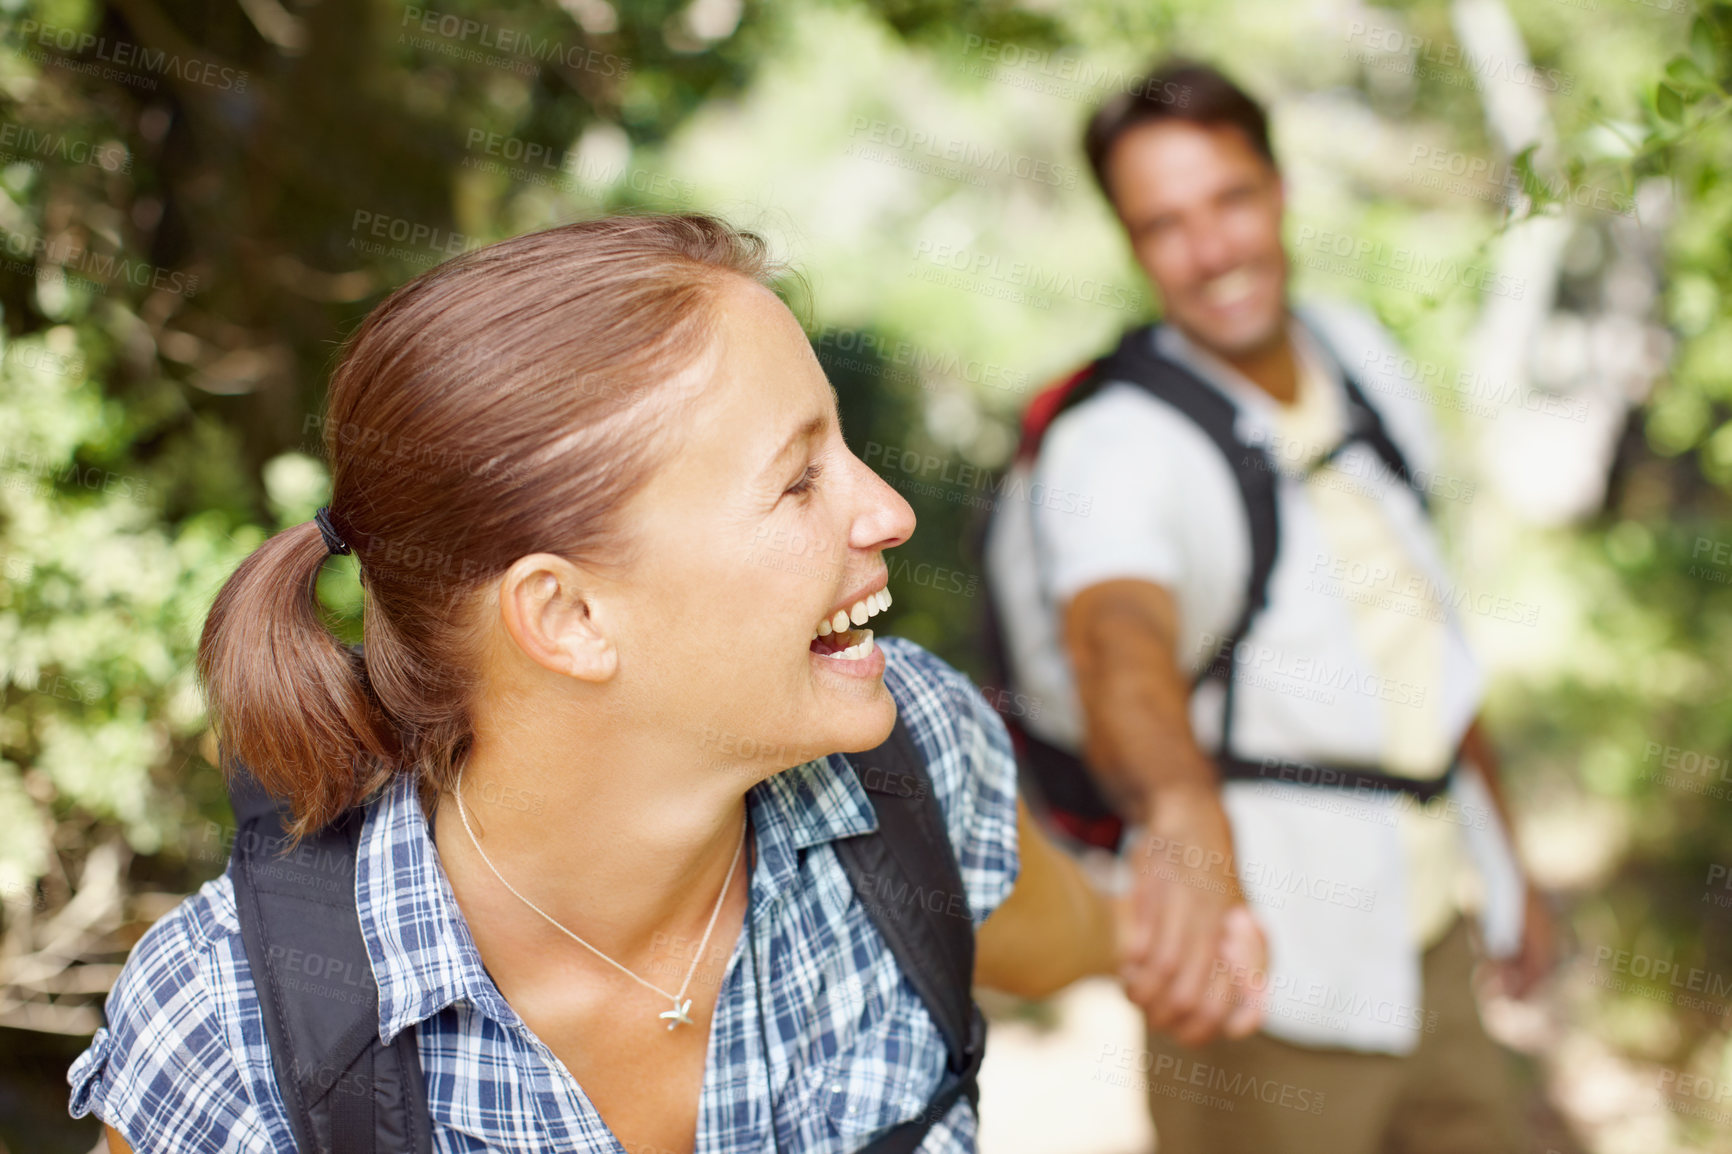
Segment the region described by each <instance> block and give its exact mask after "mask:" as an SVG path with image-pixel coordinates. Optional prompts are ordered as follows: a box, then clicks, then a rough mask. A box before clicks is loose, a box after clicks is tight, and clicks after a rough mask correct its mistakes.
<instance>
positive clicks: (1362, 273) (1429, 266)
mask: <svg viewBox="0 0 1732 1154" xmlns="http://www.w3.org/2000/svg"><path fill="white" fill-rule="evenodd" d="M1293 248H1294V251H1295V253H1296V254H1297V255H1298V257H1299V261H1300V263H1301V264H1303V265H1304V266H1305V267H1307V268H1314V269H1318V270H1320V271H1323V272H1333V273H1336V274H1337V275H1339V276H1346V277H1352V278H1355V279H1358V280H1365V281H1370V282H1372V283H1376V284H1388V285H1389V286H1390V287H1392V288H1399V289H1405V290H1407V291H1409V292H1418V293H1425V292H1427V291H1428V289H1427V288H1426V285H1425V283H1424V282H1431V283H1433V284H1453V285H1460V286H1461V287H1462V288H1467V289H1472V290H1474V291H1475V292H1483V293H1490V294H1491V295H1492V296H1495V297H1507V298H1509V299H1510V300H1518V301H1519V300H1521V299H1522V298H1523V296H1525V295H1526V293H1527V282H1526V281H1524V280H1522V279H1521V278H1520V277H1514V276H1510V275H1509V274H1507V273H1499V272H1496V271H1494V270H1493V269H1490V268H1487V267H1485V266H1484V265H1477V264H1462V263H1460V262H1458V261H1455V260H1450V259H1446V258H1444V257H1431V256H1426V255H1425V254H1424V253H1422V252H1419V251H1418V250H1416V249H1411V248H1407V247H1405V246H1397V245H1388V244H1385V243H1384V242H1383V241H1380V240H1372V239H1370V238H1369V237H1362V236H1353V235H1352V234H1350V233H1345V232H1331V231H1330V230H1328V229H1319V228H1315V227H1313V226H1311V225H1303V226H1301V227H1300V229H1299V235H1298V238H1297V239H1296V240H1295V241H1294V244H1293Z"/></svg>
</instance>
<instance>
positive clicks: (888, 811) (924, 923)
mask: <svg viewBox="0 0 1732 1154" xmlns="http://www.w3.org/2000/svg"><path fill="white" fill-rule="evenodd" d="M847 758H848V762H849V764H850V765H852V766H853V767H854V772H855V774H856V775H857V776H858V777H859V779H860V784H861V785H862V786H863V787H864V788H865V790H866V796H867V797H868V798H870V799H871V801H872V808H873V809H874V810H875V811H876V812H877V814H878V830H877V832H876V833H868V834H860V835H858V836H856V837H850V838H843V839H841V840H839V841H837V842H835V843H833V844H834V845H835V848H836V855H837V857H839V858H840V859H841V861H842V867H843V869H845V870H846V871H847V873H848V878H849V880H850V881H851V882H852V883H853V885H854V892H855V893H856V894H858V895H859V896H860V900H861V901H862V903H864V904H865V906H866V910H867V913H868V914H869V915H870V916H871V918H872V922H873V924H874V925H875V926H877V928H878V932H879V933H880V934H882V935H883V937H884V940H885V942H886V943H887V944H888V945H889V946H890V952H891V953H892V954H894V955H895V957H896V961H897V964H899V965H900V966H901V967H902V972H903V973H904V974H905V975H907V977H908V980H909V982H910V983H911V984H912V985H913V986H914V989H915V991H916V992H917V993H919V995H920V1000H921V1001H922V1002H923V1003H924V1004H925V1006H926V1010H927V1012H928V1013H930V1014H931V1015H932V1020H933V1021H934V1022H936V1023H937V1024H938V1029H939V1031H940V1033H942V1034H943V1036H944V1046H945V1051H946V1063H945V1066H946V1069H945V1075H944V1081H943V1082H941V1083H940V1084H939V1088H938V1092H937V1093H936V1094H935V1095H934V1096H933V1098H932V1100H931V1102H929V1103H928V1105H927V1108H926V1109H925V1110H924V1111H922V1112H921V1115H920V1117H919V1118H916V1119H914V1120H913V1121H909V1122H904V1123H902V1124H901V1125H899V1126H896V1127H894V1128H892V1129H890V1130H888V1131H886V1132H885V1133H884V1134H882V1135H880V1136H879V1137H878V1138H877V1139H875V1140H874V1141H873V1142H872V1143H871V1144H869V1145H868V1146H867V1147H866V1148H865V1149H866V1150H867V1151H869V1152H870V1154H909V1152H911V1151H913V1150H914V1149H915V1148H916V1147H918V1146H919V1145H920V1142H921V1139H923V1138H924V1137H925V1135H926V1132H927V1131H928V1130H930V1129H931V1128H932V1126H933V1124H934V1123H936V1122H937V1121H938V1120H939V1119H941V1118H943V1117H944V1115H945V1114H946V1113H948V1112H949V1110H950V1108H951V1106H952V1105H954V1104H955V1102H956V1101H957V1099H958V1098H960V1097H962V1096H963V1095H967V1097H968V1100H969V1102H970V1103H974V1104H978V1098H979V1091H978V1088H977V1084H976V1079H977V1076H978V1075H979V1072H980V1060H981V1058H982V1057H983V1056H984V1055H985V1053H986V1019H985V1018H984V1017H983V1016H982V1015H981V1013H980V1008H979V1007H978V1006H976V1005H975V1004H974V997H973V992H972V991H973V982H974V922H973V919H972V917H971V915H970V911H969V908H968V897H967V894H966V892H965V891H964V890H963V888H962V871H961V869H960V868H959V867H958V866H957V862H956V851H955V850H954V848H952V846H951V844H950V834H949V832H948V831H947V829H946V827H945V824H944V813H943V811H942V809H941V808H940V807H939V804H938V798H937V796H936V795H935V794H934V793H933V792H932V778H931V775H930V774H929V773H928V772H927V769H926V761H925V759H924V758H923V757H922V756H921V755H920V751H919V749H918V748H917V747H916V746H915V744H914V738H913V736H912V735H911V734H910V733H909V732H908V727H907V724H906V723H905V722H904V721H903V719H902V717H901V716H900V715H898V716H897V718H896V726H895V728H894V729H892V730H891V731H890V736H889V738H888V739H886V740H885V742H884V744H882V745H880V746H879V747H878V748H876V749H873V750H869V751H867V752H865V753H854V754H849V755H847ZM886 894H889V895H894V898H893V900H889V901H886V900H884V895H886ZM904 895H907V897H906V898H905V897H904Z"/></svg>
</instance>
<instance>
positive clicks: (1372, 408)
mask: <svg viewBox="0 0 1732 1154" xmlns="http://www.w3.org/2000/svg"><path fill="white" fill-rule="evenodd" d="M1300 323H1301V324H1302V325H1304V326H1305V331H1306V332H1308V333H1309V334H1311V339H1312V341H1313V342H1314V343H1315V344H1316V345H1317V347H1318V348H1320V349H1322V350H1323V353H1324V355H1325V356H1327V357H1328V358H1329V359H1331V360H1333V361H1334V362H1335V368H1336V370H1337V371H1338V372H1339V373H1340V374H1341V388H1342V391H1343V392H1344V393H1346V394H1347V421H1348V431H1347V436H1346V437H1345V438H1343V440H1342V446H1343V447H1344V446H1346V445H1347V444H1348V443H1350V442H1352V441H1362V442H1364V444H1365V446H1366V447H1367V448H1369V449H1370V450H1371V451H1372V452H1373V453H1375V454H1377V459H1378V460H1379V461H1381V462H1383V467H1384V468H1386V469H1388V470H1389V471H1390V473H1392V474H1393V475H1394V476H1395V477H1397V478H1398V479H1399V480H1400V481H1401V483H1402V484H1404V485H1406V486H1407V487H1408V488H1409V489H1411V490H1413V495H1414V497H1415V498H1417V499H1418V501H1419V507H1420V508H1421V509H1423V510H1425V512H1426V513H1428V514H1429V513H1430V512H1431V502H1430V501H1429V500H1428V498H1427V496H1426V492H1425V487H1424V486H1423V485H1421V484H1420V483H1419V481H1418V480H1417V479H1415V477H1414V475H1413V470H1412V468H1410V467H1409V466H1408V464H1407V457H1406V455H1405V454H1403V453H1402V451H1401V446H1400V445H1398V444H1396V442H1395V438H1394V437H1393V436H1391V435H1390V433H1389V426H1388V425H1387V424H1385V423H1384V420H1383V414H1382V413H1380V412H1378V410H1377V406H1376V405H1373V404H1372V403H1371V398H1370V397H1368V396H1366V393H1365V386H1363V385H1361V384H1360V383H1359V381H1358V379H1357V378H1355V377H1354V375H1353V374H1352V373H1351V372H1349V371H1348V368H1347V360H1346V358H1344V357H1342V356H1341V355H1339V354H1338V353H1337V352H1336V351H1335V348H1334V346H1332V345H1331V344H1330V343H1329V339H1328V337H1327V336H1326V335H1325V334H1324V332H1323V331H1322V328H1321V326H1319V325H1317V324H1316V323H1315V322H1313V321H1310V320H1307V319H1305V318H1304V317H1300ZM1337 451H1339V448H1338V449H1337Z"/></svg>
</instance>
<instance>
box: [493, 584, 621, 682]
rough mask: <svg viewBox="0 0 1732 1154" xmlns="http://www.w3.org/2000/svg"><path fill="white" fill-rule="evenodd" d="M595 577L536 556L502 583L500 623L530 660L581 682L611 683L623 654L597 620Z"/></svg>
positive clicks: (500, 590)
mask: <svg viewBox="0 0 1732 1154" xmlns="http://www.w3.org/2000/svg"><path fill="white" fill-rule="evenodd" d="M594 610H595V604H594V588H593V584H592V583H590V580H589V576H588V575H587V574H585V573H584V572H583V571H582V570H580V569H579V568H578V567H577V566H576V565H573V564H572V563H571V562H570V561H567V560H566V559H565V558H563V557H560V556H557V555H555V554H552V553H531V554H529V555H528V556H526V557H519V558H518V559H517V560H516V561H514V562H513V563H512V565H511V567H510V568H509V569H507V570H506V571H505V575H504V576H503V577H501V578H500V581H499V620H500V624H502V625H503V626H504V627H505V632H506V634H507V635H508V636H510V638H511V640H512V641H513V642H515V643H516V645H517V648H518V649H519V650H521V651H522V653H523V654H524V656H526V657H528V658H529V659H530V660H531V661H533V662H535V663H536V664H537V665H540V666H541V667H543V668H544V669H550V670H552V671H553V672H555V673H563V674H564V675H566V676H567V677H575V678H578V679H579V680H581V681H606V680H607V679H608V678H610V677H612V676H613V674H614V671H615V669H617V668H618V666H619V651H618V650H617V649H615V648H614V644H613V640H612V638H610V637H609V636H607V634H606V633H605V632H604V631H603V629H602V626H601V622H600V621H599V620H598V619H597V616H596V613H595V611H594Z"/></svg>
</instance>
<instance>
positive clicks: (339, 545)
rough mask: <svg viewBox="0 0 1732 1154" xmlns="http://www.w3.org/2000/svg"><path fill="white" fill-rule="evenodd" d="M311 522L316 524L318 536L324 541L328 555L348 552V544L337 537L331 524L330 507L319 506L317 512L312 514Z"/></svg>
mask: <svg viewBox="0 0 1732 1154" xmlns="http://www.w3.org/2000/svg"><path fill="white" fill-rule="evenodd" d="M313 520H314V521H315V522H317V523H318V526H319V536H321V537H323V538H324V539H325V549H326V551H327V552H330V553H347V552H349V543H348V542H347V541H344V540H343V539H342V538H341V537H340V536H338V535H337V530H336V528H335V526H333V525H332V524H331V507H330V506H329V505H321V506H319V511H318V512H317V513H314V514H313Z"/></svg>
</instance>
